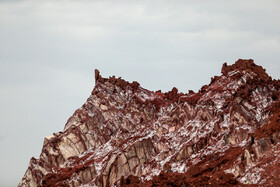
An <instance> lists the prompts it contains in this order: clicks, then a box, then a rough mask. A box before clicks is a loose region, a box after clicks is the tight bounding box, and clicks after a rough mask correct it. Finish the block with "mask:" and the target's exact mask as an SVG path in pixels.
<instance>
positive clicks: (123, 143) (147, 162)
mask: <svg viewBox="0 0 280 187" xmlns="http://www.w3.org/2000/svg"><path fill="white" fill-rule="evenodd" d="M95 80H96V82H95V83H96V85H95V87H94V89H93V91H92V93H91V95H90V97H89V98H88V99H87V101H86V103H85V104H83V106H82V107H81V108H79V109H77V110H76V111H75V112H74V114H73V115H72V116H71V117H70V118H69V119H68V121H67V123H66V124H65V127H64V130H63V131H62V132H58V133H54V134H53V135H51V136H48V137H45V139H44V144H43V148H42V153H41V155H40V157H39V159H35V158H31V160H30V163H29V166H28V169H27V171H26V173H25V174H24V176H23V178H22V181H21V182H20V184H19V186H201V185H202V186H221V185H227V186H228V185H230V186H234V185H236V186H247V185H248V186H255V185H256V186H259V185H261V186H272V185H276V184H278V185H280V176H279V173H280V156H279V155H280V154H279V153H280V143H279V140H280V81H279V80H272V79H271V77H270V76H269V75H267V73H266V72H265V69H263V68H262V67H261V66H257V65H256V64H255V63H254V62H253V60H251V59H250V60H241V59H240V60H238V61H236V63H235V64H233V65H227V64H226V63H225V64H224V65H223V67H222V75H221V76H215V77H213V78H212V79H211V82H210V84H209V85H205V86H202V88H201V89H200V90H199V91H198V92H197V93H195V92H193V91H189V93H187V94H183V93H178V90H177V89H176V88H173V89H172V91H169V92H166V93H162V92H161V91H156V92H153V91H149V90H146V89H144V88H142V87H141V86H140V84H139V83H138V82H132V83H129V82H127V81H125V80H123V79H121V78H116V77H115V76H113V77H109V78H103V77H102V76H101V75H100V72H99V71H98V70H95Z"/></svg>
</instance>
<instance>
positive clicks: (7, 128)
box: [0, 0, 280, 186]
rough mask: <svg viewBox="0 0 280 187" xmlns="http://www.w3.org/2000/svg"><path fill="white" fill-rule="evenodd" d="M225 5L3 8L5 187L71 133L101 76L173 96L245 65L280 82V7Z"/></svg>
mask: <svg viewBox="0 0 280 187" xmlns="http://www.w3.org/2000/svg"><path fill="white" fill-rule="evenodd" d="M223 2H224V1H218V0H215V1H211V2H209V1H202V0H201V1H183V0H178V1H177V0H175V1H169V0H161V1H159V0H155V1H147V0H144V1H125V0H120V1H98V0H96V1H87V0H85V1H73V0H70V1H64V0H61V1H54V0H46V1H35V0H13V1H12V0H9V1H8V0H0V40H1V44H0V64H1V69H0V71H1V79H0V86H1V87H0V88H1V92H0V93H1V97H0V101H1V108H0V111H1V112H0V116H1V120H2V123H1V131H0V145H1V148H2V150H1V159H0V167H1V168H2V170H1V173H0V186H15V185H17V184H18V183H19V182H20V180H21V178H22V177H23V175H24V172H25V171H26V169H27V167H28V163H29V160H30V158H31V157H35V158H38V157H39V154H40V152H41V149H42V144H43V140H44V137H45V136H48V135H51V134H52V133H53V132H58V131H62V130H63V128H64V124H65V123H66V121H67V119H68V118H69V117H70V116H71V115H72V114H73V113H74V111H75V110H76V109H77V108H79V107H80V106H82V104H83V103H84V102H85V101H86V99H87V97H88V96H89V95H90V93H91V91H92V89H93V87H94V69H99V70H100V73H101V75H102V76H103V77H109V76H112V75H116V77H122V78H123V79H125V80H127V81H130V82H132V81H137V82H139V83H140V85H141V86H142V87H144V88H146V89H149V90H153V91H156V90H159V89H160V90H162V91H164V92H166V91H169V90H171V89H172V88H173V87H177V88H178V90H179V91H180V92H184V93H186V92H188V90H194V91H197V90H199V89H200V87H201V86H203V85H205V84H208V83H209V82H210V80H211V77H213V76H215V75H220V74H221V73H220V71H221V68H222V64H223V63H224V62H227V63H228V64H233V63H234V62H235V61H237V60H238V59H240V58H242V59H254V61H255V63H256V64H257V65H261V66H263V68H265V69H266V70H267V73H268V74H269V75H270V76H272V78H273V79H279V77H280V76H279V70H280V63H279V59H280V36H279V33H280V25H279V23H278V22H279V21H278V20H279V17H280V2H279V1H277V0H268V1H251V0H248V1H245V2H244V1H227V3H223ZM3 168H4V169H3Z"/></svg>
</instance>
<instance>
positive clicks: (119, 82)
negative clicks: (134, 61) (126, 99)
mask: <svg viewBox="0 0 280 187" xmlns="http://www.w3.org/2000/svg"><path fill="white" fill-rule="evenodd" d="M105 82H109V83H110V84H113V85H116V86H119V87H120V88H122V89H125V88H126V87H127V86H130V87H132V89H133V90H136V89H137V88H138V87H139V86H140V84H139V83H138V82H137V81H133V82H132V83H130V82H128V81H126V80H124V79H122V78H121V77H119V78H116V76H114V75H113V76H110V77H109V78H103V77H102V76H101V75H100V72H99V70H98V69H95V84H97V83H100V84H104V83H105Z"/></svg>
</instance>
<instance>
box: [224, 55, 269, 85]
mask: <svg viewBox="0 0 280 187" xmlns="http://www.w3.org/2000/svg"><path fill="white" fill-rule="evenodd" d="M233 71H239V72H240V73H246V72H249V73H254V74H256V77H257V78H259V79H261V80H264V81H266V80H269V79H271V77H270V76H269V75H268V74H267V73H266V70H265V69H264V68H262V67H261V66H258V65H256V64H255V63H254V60H253V59H239V60H237V61H236V62H235V63H234V64H232V65H227V63H224V64H223V67H222V74H223V75H225V76H227V75H228V73H229V72H233Z"/></svg>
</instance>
